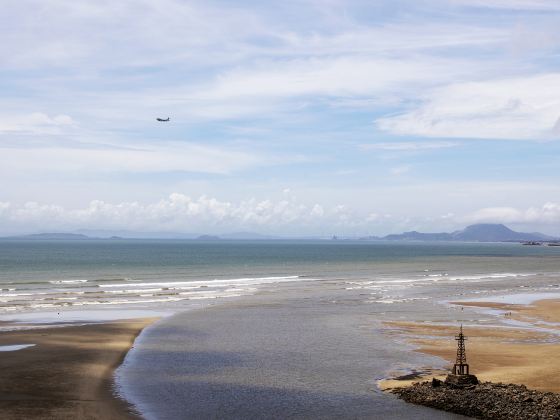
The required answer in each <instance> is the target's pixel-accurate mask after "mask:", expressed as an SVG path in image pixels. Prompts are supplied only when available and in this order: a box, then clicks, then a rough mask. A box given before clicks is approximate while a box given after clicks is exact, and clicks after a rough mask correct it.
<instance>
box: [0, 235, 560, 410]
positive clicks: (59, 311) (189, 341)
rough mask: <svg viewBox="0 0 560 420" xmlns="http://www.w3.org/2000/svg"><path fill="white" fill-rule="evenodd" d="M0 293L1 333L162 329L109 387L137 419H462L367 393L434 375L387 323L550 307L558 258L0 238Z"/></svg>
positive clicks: (486, 320) (480, 248)
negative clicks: (412, 374) (508, 304)
mask: <svg viewBox="0 0 560 420" xmlns="http://www.w3.org/2000/svg"><path fill="white" fill-rule="evenodd" d="M0 289H1V290H0V321H11V322H10V323H2V324H1V325H0V329H3V330H7V329H14V328H36V327H37V325H38V324H41V323H44V324H46V325H53V324H57V325H61V326H63V325H64V324H66V323H69V322H76V321H80V322H98V321H103V320H107V319H116V318H132V317H139V316H159V317H162V319H161V320H160V321H158V322H157V323H156V324H154V325H153V326H151V327H149V328H147V329H146V330H145V331H144V333H142V334H141V336H140V337H139V338H138V339H137V341H136V343H135V345H134V348H133V349H132V350H131V351H130V352H129V354H128V355H127V358H126V360H125V362H124V364H123V365H122V366H121V368H119V370H118V371H117V377H116V379H117V392H119V393H120V394H121V395H122V396H123V397H124V398H126V399H127V400H129V401H130V402H131V403H132V404H133V405H134V407H135V408H136V410H137V411H139V412H140V413H141V414H142V415H143V416H145V417H146V418H150V419H151V418H153V419H167V418H372V416H373V418H376V416H377V418H459V417H457V416H454V415H450V414H447V413H440V412H435V411H433V410H429V409H424V408H419V407H414V406H409V405H408V404H405V403H402V402H400V401H398V400H396V399H394V398H392V397H390V396H387V395H386V394H383V393H380V392H379V391H378V390H377V389H376V387H375V384H376V381H377V380H378V379H381V378H383V377H384V376H386V375H388V374H389V372H393V373H394V372H396V371H397V372H398V371H402V372H405V371H407V370H410V369H414V368H416V367H418V366H437V365H438V364H439V365H444V363H445V361H442V360H441V359H437V358H432V357H428V356H424V355H421V354H419V353H416V352H414V351H413V350H414V349H413V348H411V347H410V346H408V347H407V344H406V343H403V342H401V341H399V339H398V338H397V337H394V336H391V334H387V333H386V331H385V329H384V328H383V323H384V322H385V321H392V320H401V321H402V320H404V321H406V320H410V321H422V322H439V323H442V324H443V323H459V322H461V323H465V324H466V325H467V326H468V325H469V324H471V325H474V324H477V325H494V324H495V323H496V322H497V320H499V317H500V314H499V313H492V312H491V311H487V312H474V310H473V309H472V308H466V309H465V310H458V309H457V306H454V305H450V304H449V302H450V301H456V300H468V299H476V300H478V299H486V300H497V301H500V299H501V301H505V300H507V299H510V300H511V299H513V300H514V301H516V302H525V301H527V302H528V301H530V300H531V299H533V300H535V299H538V298H542V297H543V296H544V297H554V298H558V297H560V247H550V246H526V245H521V244H518V243H455V242H385V241H342V240H338V241H335V240H325V241H303V240H301V241H289V240H285V241H280V240H278V241H200V240H199V241H196V240H126V239H115V240H88V241H86V240H74V241H63V240H56V241H47V240H45V241H43V240H0ZM499 322H502V321H501V320H500V321H499ZM503 322H507V321H503ZM517 327H519V328H524V327H525V326H523V325H518V326H517ZM189 357H190V358H189ZM335 367H336V369H335Z"/></svg>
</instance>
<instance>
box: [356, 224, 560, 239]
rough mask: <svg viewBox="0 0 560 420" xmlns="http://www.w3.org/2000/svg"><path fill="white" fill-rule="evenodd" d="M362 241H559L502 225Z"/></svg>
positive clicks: (403, 234)
mask: <svg viewBox="0 0 560 420" xmlns="http://www.w3.org/2000/svg"><path fill="white" fill-rule="evenodd" d="M360 239H362V240H385V241H457V242H534V243H538V242H554V241H558V240H560V239H559V238H555V237H553V236H549V235H545V234H544V233H538V232H533V233H524V232H516V231H514V230H511V229H510V228H508V227H507V226H504V225H502V224H491V223H480V224H475V225H470V226H467V227H466V228H465V229H463V230H457V231H455V232H451V233H447V232H439V233H422V232H417V231H411V232H404V233H400V234H391V235H387V236H383V237H377V236H367V237H363V238H360Z"/></svg>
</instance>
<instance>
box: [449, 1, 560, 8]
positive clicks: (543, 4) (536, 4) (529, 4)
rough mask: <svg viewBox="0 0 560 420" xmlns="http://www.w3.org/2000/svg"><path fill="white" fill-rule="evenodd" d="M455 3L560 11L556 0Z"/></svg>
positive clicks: (471, 5) (484, 6)
mask: <svg viewBox="0 0 560 420" xmlns="http://www.w3.org/2000/svg"><path fill="white" fill-rule="evenodd" d="M453 3H455V4H462V5H465V6H469V7H483V8H490V9H510V10H526V11H528V10H533V11H560V4H559V3H558V2H557V1H556V0H453Z"/></svg>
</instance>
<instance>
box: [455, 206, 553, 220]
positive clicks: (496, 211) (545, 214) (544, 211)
mask: <svg viewBox="0 0 560 420" xmlns="http://www.w3.org/2000/svg"><path fill="white" fill-rule="evenodd" d="M463 220H466V221H469V222H475V223H479V222H487V223H516V224H527V223H531V224H556V223H559V222H560V204H558V203H552V202H549V203H545V204H544V205H543V206H541V207H529V208H527V209H524V210H523V209H517V208H514V207H488V208H483V209H480V210H477V211H475V212H474V213H472V214H470V215H468V216H467V217H465V218H463Z"/></svg>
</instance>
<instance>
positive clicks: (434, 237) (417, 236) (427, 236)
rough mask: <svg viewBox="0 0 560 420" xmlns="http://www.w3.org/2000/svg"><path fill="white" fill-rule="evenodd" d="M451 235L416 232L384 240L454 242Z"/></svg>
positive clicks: (394, 235) (391, 236) (388, 236)
mask: <svg viewBox="0 0 560 420" xmlns="http://www.w3.org/2000/svg"><path fill="white" fill-rule="evenodd" d="M451 235H452V234H451V233H421V232H416V231H415V230H413V231H411V232H404V233H401V234H393V235H387V236H385V237H384V238H382V239H385V240H389V241H452V240H453V238H452V236H451Z"/></svg>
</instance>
